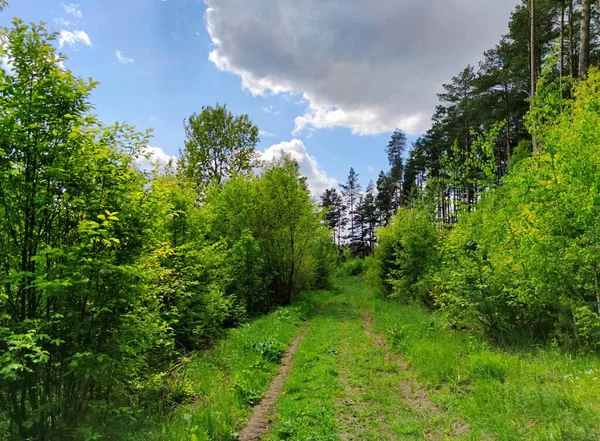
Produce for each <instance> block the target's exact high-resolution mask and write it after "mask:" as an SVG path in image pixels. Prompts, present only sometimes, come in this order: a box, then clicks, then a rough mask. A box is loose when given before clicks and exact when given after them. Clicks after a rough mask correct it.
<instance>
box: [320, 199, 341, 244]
mask: <svg viewBox="0 0 600 441" xmlns="http://www.w3.org/2000/svg"><path fill="white" fill-rule="evenodd" d="M321 206H322V207H323V209H324V210H325V222H326V223H327V225H328V226H329V228H331V230H332V232H333V241H334V242H335V241H336V238H337V244H338V246H341V245H342V244H341V241H342V229H343V227H344V226H345V218H344V213H345V210H346V207H345V205H344V199H343V198H342V195H340V194H339V193H338V191H337V190H336V189H335V188H329V189H327V190H325V192H324V193H323V194H322V195H321Z"/></svg>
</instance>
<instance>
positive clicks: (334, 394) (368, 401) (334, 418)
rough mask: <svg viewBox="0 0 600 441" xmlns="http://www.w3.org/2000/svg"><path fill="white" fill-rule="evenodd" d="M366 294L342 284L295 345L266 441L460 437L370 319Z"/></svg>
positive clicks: (461, 431)
mask: <svg viewBox="0 0 600 441" xmlns="http://www.w3.org/2000/svg"><path fill="white" fill-rule="evenodd" d="M372 297H373V296H372V293H371V291H370V290H369V289H368V288H366V287H365V285H364V283H363V282H362V281H361V280H359V279H352V280H351V281H343V282H341V283H340V285H339V286H338V290H337V291H336V292H335V293H334V295H332V297H330V298H329V299H328V301H327V303H326V304H325V306H324V308H323V310H322V312H321V313H320V314H318V315H317V316H316V317H315V319H314V320H313V321H312V323H311V325H310V329H309V331H308V332H307V334H306V335H305V338H304V340H303V341H302V343H301V344H300V347H299V348H298V352H297V354H296V360H295V364H294V367H293V368H292V370H291V373H290V377H289V378H288V380H287V382H286V384H285V387H284V393H283V394H282V395H281V396H280V399H279V401H278V405H277V412H276V415H275V417H274V419H275V421H276V424H275V427H274V429H273V430H272V432H271V434H270V436H269V437H267V438H266V439H268V440H273V441H274V440H295V441H300V440H303V441H304V440H314V441H317V440H319V441H328V440H355V441H370V440H373V441H379V440H390V441H391V440H400V439H407V440H445V439H460V438H462V437H463V436H466V434H467V433H468V426H467V425H466V424H464V423H461V422H460V421H457V419H452V418H450V417H449V416H448V415H447V414H446V413H445V412H444V411H443V410H442V409H441V408H439V407H438V406H436V405H435V404H434V403H433V402H432V401H431V400H429V398H428V397H427V393H426V392H425V391H424V389H423V387H422V386H421V385H420V384H419V383H418V382H417V381H416V380H415V378H414V375H412V373H411V371H410V369H408V367H407V365H406V363H404V362H403V361H402V360H401V358H400V357H399V356H397V355H395V356H394V355H392V354H391V353H390V351H389V350H388V347H387V345H386V342H385V340H384V339H383V337H382V336H381V335H380V334H378V333H377V332H376V331H375V330H374V329H373V324H372V323H371V315H372V313H373V311H372V304H373V303H372V300H373V298H372Z"/></svg>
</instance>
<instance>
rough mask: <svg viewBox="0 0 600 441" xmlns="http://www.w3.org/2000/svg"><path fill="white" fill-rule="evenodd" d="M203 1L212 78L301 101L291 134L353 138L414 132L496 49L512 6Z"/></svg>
mask: <svg viewBox="0 0 600 441" xmlns="http://www.w3.org/2000/svg"><path fill="white" fill-rule="evenodd" d="M204 1H205V3H206V4H207V5H208V9H207V10H206V13H205V23H206V27H207V31H208V33H209V35H210V37H211V39H212V42H213V45H214V48H213V50H212V51H211V52H210V54H209V59H210V60H211V61H212V62H213V63H214V64H215V65H216V66H217V67H218V68H219V69H221V70H226V71H229V72H233V73H235V74H237V75H239V76H240V78H241V82H242V87H244V88H245V89H247V90H248V91H249V92H250V93H252V94H253V95H260V96H265V95H268V94H278V93H286V94H290V93H291V94H298V95H301V96H302V97H303V99H304V101H305V102H306V103H307V107H308V108H307V110H306V112H305V114H304V115H301V116H299V117H298V118H296V121H295V129H294V133H295V134H299V133H300V132H302V131H304V130H307V129H311V128H314V129H322V128H327V127H347V128H349V129H350V130H351V131H352V133H355V134H358V135H372V134H378V133H384V132H388V131H392V130H393V129H394V128H396V127H399V128H401V129H404V130H405V131H407V132H409V133H412V134H417V133H421V132H423V131H424V130H425V129H426V128H427V127H428V126H429V125H430V116H431V114H432V113H433V111H434V108H435V104H436V101H437V97H436V92H439V91H440V90H441V85H442V84H443V83H444V82H447V81H449V79H450V78H451V77H452V76H453V75H456V74H457V73H458V72H459V71H460V70H462V69H463V68H464V67H465V66H466V65H467V64H468V63H471V64H476V63H477V62H478V61H479V60H480V59H481V57H482V55H483V52H484V51H485V50H487V49H489V48H491V47H493V46H494V45H495V44H496V43H497V42H498V41H499V39H500V36H501V35H502V34H503V33H505V32H506V31H507V23H508V19H509V16H510V12H511V11H512V9H513V8H514V6H515V5H516V4H517V2H518V0H430V1H423V0H403V1H384V0H328V1H323V0H303V1H298V0H204ZM240 11H243V13H240Z"/></svg>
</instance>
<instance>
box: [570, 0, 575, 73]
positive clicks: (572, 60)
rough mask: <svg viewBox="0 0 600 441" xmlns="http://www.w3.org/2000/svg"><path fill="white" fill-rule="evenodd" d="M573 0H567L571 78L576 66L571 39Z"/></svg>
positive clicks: (572, 33) (572, 32) (573, 34)
mask: <svg viewBox="0 0 600 441" xmlns="http://www.w3.org/2000/svg"><path fill="white" fill-rule="evenodd" d="M573 20H574V18H573V0H569V72H570V74H571V78H575V71H576V69H577V66H576V65H575V42H574V40H573V38H574V36H575V32H574V29H573Z"/></svg>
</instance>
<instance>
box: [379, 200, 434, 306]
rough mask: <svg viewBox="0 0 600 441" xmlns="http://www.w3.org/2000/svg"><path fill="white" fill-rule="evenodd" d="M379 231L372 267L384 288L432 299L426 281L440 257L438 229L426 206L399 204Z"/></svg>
mask: <svg viewBox="0 0 600 441" xmlns="http://www.w3.org/2000/svg"><path fill="white" fill-rule="evenodd" d="M377 235H378V237H379V246H378V247H377V248H376V250H375V259H374V269H373V271H374V273H375V274H374V277H375V279H376V280H379V284H380V287H381V288H382V290H383V292H384V293H385V294H387V295H390V296H392V297H397V298H402V299H404V300H409V299H414V298H420V299H422V300H424V301H426V302H427V303H431V299H430V296H429V286H428V283H427V281H428V278H429V277H430V275H431V272H432V271H433V270H434V269H435V268H436V266H437V264H438V260H439V251H438V233H437V231H436V227H435V224H434V222H433V218H432V216H431V214H430V213H429V212H428V210H427V209H426V208H425V206H424V205H421V206H417V205H415V206H414V208H412V209H406V208H404V207H403V208H400V210H398V213H397V214H396V215H395V216H394V217H393V218H392V219H391V221H390V223H389V225H388V226H387V227H383V228H380V229H379V230H378V231H377Z"/></svg>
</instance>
